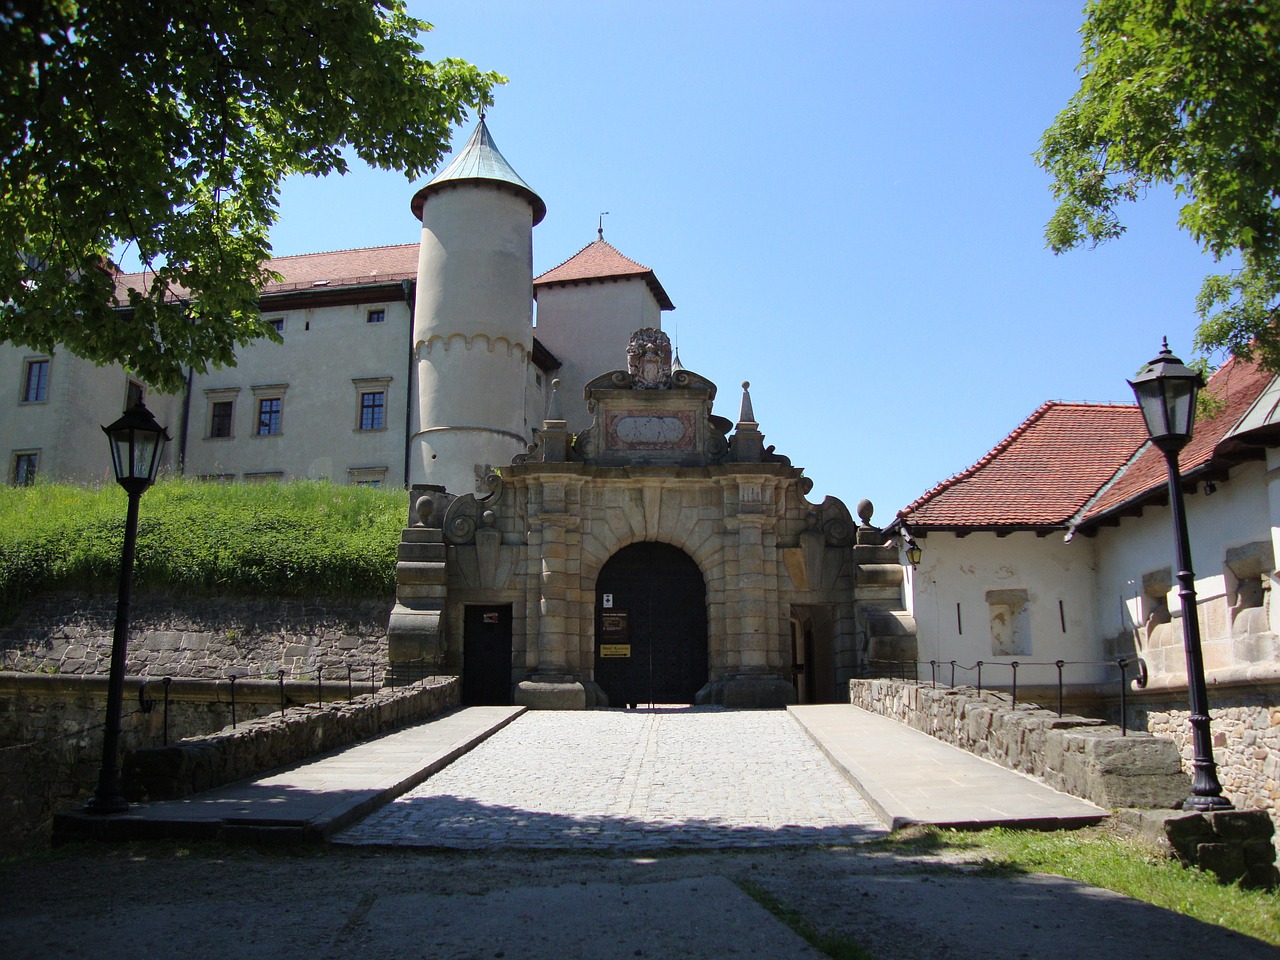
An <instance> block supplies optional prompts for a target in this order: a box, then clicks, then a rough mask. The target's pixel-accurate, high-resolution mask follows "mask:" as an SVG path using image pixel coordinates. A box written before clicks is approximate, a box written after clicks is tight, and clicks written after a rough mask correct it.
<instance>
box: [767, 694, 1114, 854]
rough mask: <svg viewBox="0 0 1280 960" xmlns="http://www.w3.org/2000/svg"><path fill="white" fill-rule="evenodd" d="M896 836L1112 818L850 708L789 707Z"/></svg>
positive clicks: (1055, 825)
mask: <svg viewBox="0 0 1280 960" xmlns="http://www.w3.org/2000/svg"><path fill="white" fill-rule="evenodd" d="M787 709H788V711H789V712H790V714H791V716H793V717H794V718H795V719H796V721H797V722H799V724H800V726H801V727H803V728H804V730H805V732H806V733H808V734H809V736H810V737H811V738H812V739H813V741H814V743H816V744H817V745H818V747H819V749H821V750H822V752H823V753H825V754H826V755H827V757H828V759H830V760H831V762H832V763H833V764H834V765H835V767H836V769H837V770H839V771H840V772H841V773H842V774H843V775H844V776H845V778H846V779H848V781H849V782H850V783H852V784H853V786H854V787H855V788H857V790H858V792H859V793H860V794H862V797H863V799H865V800H866V801H867V803H868V804H869V805H870V806H871V808H872V809H873V810H875V811H876V812H877V813H878V814H879V815H880V818H881V819H882V820H883V821H884V822H885V824H886V825H887V826H889V827H890V828H891V829H894V830H896V829H898V828H899V827H902V826H906V825H907V824H912V823H922V824H934V825H936V826H942V827H963V828H973V829H976V828H981V827H995V826H1009V827H1025V828H1035V829H1056V828H1065V827H1078V826H1085V825H1087V824H1091V823H1098V822H1099V821H1101V820H1103V819H1104V818H1106V817H1107V816H1109V814H1108V812H1107V811H1106V810H1104V809H1103V808H1101V807H1099V806H1096V805H1094V804H1092V803H1090V802H1088V801H1087V800H1081V799H1080V798H1078V797H1073V796H1071V795H1069V794H1066V793H1062V792H1060V791H1058V790H1054V789H1053V788H1052V787H1050V786H1048V785H1046V784H1044V783H1041V782H1040V781H1039V780H1035V779H1033V778H1031V777H1028V776H1025V775H1024V774H1021V773H1018V772H1016V771H1014V770H1009V769H1007V768H1006V767H1002V766H1000V765H999V764H996V763H993V762H992V761H990V760H984V759H983V758H982V757H977V756H974V755H973V754H971V753H968V752H967V751H964V750H961V749H959V748H958V747H953V746H951V745H950V744H947V743H943V742H942V741H941V740H937V739H935V738H933V737H931V736H929V735H928V734H927V733H922V732H921V731H919V730H915V729H913V728H911V727H908V726H907V725H906V724H903V723H899V722H898V721H896V720H890V719H889V718H887V717H881V716H878V715H876V714H874V713H869V712H868V711H866V710H863V709H861V708H860V707H855V706H853V705H852V704H843V703H833V704H812V705H804V706H797V707H788V708H787Z"/></svg>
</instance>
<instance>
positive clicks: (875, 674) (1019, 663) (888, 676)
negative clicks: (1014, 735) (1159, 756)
mask: <svg viewBox="0 0 1280 960" xmlns="http://www.w3.org/2000/svg"><path fill="white" fill-rule="evenodd" d="M1134 665H1137V668H1138V670H1137V674H1136V676H1135V679H1136V680H1137V683H1138V686H1139V687H1145V686H1146V685H1147V665H1146V663H1145V661H1143V659H1142V658H1141V657H1139V656H1135V655H1130V656H1126V657H1114V658H1112V659H1110V660H1008V661H1006V660H992V661H988V660H978V661H976V662H974V663H972V664H970V665H968V666H966V665H964V664H962V663H960V662H959V661H957V660H877V659H871V660H866V661H863V665H862V669H860V670H858V671H857V673H856V674H855V676H856V677H857V678H858V679H861V680H870V679H885V680H906V681H914V682H916V683H923V682H925V681H924V680H923V679H922V673H923V668H924V667H925V666H928V668H929V685H930V687H933V688H936V687H937V686H938V671H939V669H941V670H943V671H944V672H945V671H946V670H947V668H948V667H949V668H950V674H949V682H948V683H947V684H946V685H947V686H948V687H949V688H952V687H955V686H956V670H957V669H959V670H962V671H965V672H966V673H968V672H971V671H972V672H974V673H975V679H976V683H974V684H973V686H975V687H976V688H977V691H978V693H979V694H981V693H982V668H983V667H986V668H988V670H991V669H992V668H997V669H998V668H1007V669H1008V670H1009V671H1010V685H1009V695H1010V700H1011V701H1012V707H1013V708H1014V709H1015V710H1016V709H1017V707H1018V668H1019V667H1054V668H1055V669H1056V670H1057V687H1058V716H1059V717H1061V716H1062V701H1063V688H1064V686H1065V683H1064V680H1063V671H1064V670H1065V668H1066V667H1098V666H1103V667H1109V668H1115V669H1116V670H1118V671H1119V674H1120V675H1119V689H1120V734H1121V736H1128V733H1129V727H1128V713H1129V711H1128V694H1129V668H1130V667H1132V666H1134ZM877 666H878V667H879V669H878V670H877V669H876V668H877ZM987 676H988V679H990V676H991V674H990V673H988V675H987ZM965 686H969V684H965ZM988 689H992V688H991V687H988Z"/></svg>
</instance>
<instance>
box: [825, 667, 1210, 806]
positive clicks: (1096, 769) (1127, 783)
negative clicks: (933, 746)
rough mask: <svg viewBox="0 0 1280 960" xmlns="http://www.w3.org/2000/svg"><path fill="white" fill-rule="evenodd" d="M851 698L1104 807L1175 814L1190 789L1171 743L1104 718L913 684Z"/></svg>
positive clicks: (862, 689) (871, 688)
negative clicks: (1158, 809) (1164, 810)
mask: <svg viewBox="0 0 1280 960" xmlns="http://www.w3.org/2000/svg"><path fill="white" fill-rule="evenodd" d="M849 698H850V700H851V701H852V703H853V704H854V705H855V706H858V707H862V708H863V709H864V710H869V711H870V712H872V713H877V714H880V715H881V716H886V717H890V718H892V719H894V720H898V721H900V722H902V723H905V724H907V725H908V726H911V727H914V728H915V729H917V730H921V731H923V732H925V733H927V734H929V735H930V736H933V737H936V738H938V739H939V740H942V741H944V742H946V743H950V744H953V745H954V746H957V747H960V748H962V749H964V750H967V751H969V752H970V753H973V754H976V755H977V756H980V757H986V758H987V759H989V760H992V761H994V762H996V763H998V764H1000V765H1001V766H1004V767H1008V768H1010V769H1012V770H1018V771H1020V772H1022V773H1027V774H1030V775H1032V776H1034V777H1038V778H1039V779H1041V780H1043V781H1044V782H1045V783H1047V784H1049V785H1050V786H1051V787H1054V788H1055V789H1058V790H1062V791H1063V792H1065V793H1070V794H1072V795H1074V796H1077V797H1083V798H1084V799H1086V800H1090V801H1092V802H1093V803H1096V804H1098V805H1099V806H1101V807H1106V808H1116V807H1163V808H1171V807H1173V806H1174V805H1175V804H1177V803H1178V802H1180V801H1181V800H1183V799H1185V797H1186V795H1187V793H1188V792H1189V790H1190V783H1189V782H1188V780H1187V778H1186V777H1185V776H1183V774H1182V771H1181V768H1180V765H1179V762H1178V756H1177V751H1176V750H1175V749H1174V747H1173V744H1172V743H1171V742H1170V741H1168V740H1164V739H1160V738H1158V737H1154V736H1152V735H1150V734H1141V733H1139V734H1135V733H1130V734H1129V735H1128V736H1121V734H1120V729H1119V728H1118V727H1113V726H1110V725H1108V724H1106V723H1104V722H1103V721H1101V720H1092V719H1088V718H1086V717H1074V716H1070V715H1066V716H1062V717H1059V716H1058V715H1057V713H1056V712H1054V711H1052V710H1044V709H1041V708H1040V707H1038V706H1036V705H1035V704H1029V703H1019V704H1018V706H1017V707H1016V708H1014V707H1013V706H1012V705H1011V702H1010V699H1009V697H1007V696H1005V695H1003V694H998V693H993V692H990V691H987V692H984V693H978V692H977V690H975V689H974V688H973V687H937V688H934V687H931V686H930V685H929V684H928V683H917V682H913V681H900V680H853V681H851V682H850V684H849Z"/></svg>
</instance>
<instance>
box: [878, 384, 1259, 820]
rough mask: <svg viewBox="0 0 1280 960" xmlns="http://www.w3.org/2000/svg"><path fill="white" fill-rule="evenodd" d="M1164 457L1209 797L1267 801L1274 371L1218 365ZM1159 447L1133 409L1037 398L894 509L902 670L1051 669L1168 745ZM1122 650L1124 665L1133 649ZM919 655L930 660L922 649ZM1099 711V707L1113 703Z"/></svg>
mask: <svg viewBox="0 0 1280 960" xmlns="http://www.w3.org/2000/svg"><path fill="white" fill-rule="evenodd" d="M1207 391H1208V393H1210V394H1211V395H1213V396H1215V397H1216V398H1217V399H1218V400H1219V401H1220V402H1221V408H1220V409H1219V410H1218V412H1217V413H1216V414H1215V415H1213V416H1210V417H1203V416H1202V417H1201V418H1200V419H1199V420H1198V422H1197V423H1196V425H1195V432H1194V436H1193V438H1192V440H1191V442H1190V443H1189V444H1188V445H1187V447H1186V448H1185V449H1184V450H1183V451H1182V453H1181V455H1180V467H1181V470H1182V475H1183V480H1184V493H1185V502H1186V511H1187V518H1188V524H1189V529H1190V540H1191V554H1192V566H1193V567H1194V570H1195V573H1196V580H1195V586H1196V600H1197V610H1196V611H1195V615H1196V616H1198V618H1199V623H1200V632H1201V636H1202V649H1203V652H1204V666H1205V674H1206V679H1207V682H1208V687H1209V693H1210V698H1209V699H1210V706H1211V709H1212V713H1213V725H1214V726H1213V732H1214V738H1215V748H1216V752H1217V753H1218V754H1219V756H1218V760H1219V763H1220V765H1221V766H1222V771H1221V772H1222V779H1223V786H1224V788H1225V789H1226V791H1227V794H1228V795H1229V796H1231V797H1232V799H1233V800H1235V801H1237V803H1240V804H1243V805H1245V806H1261V807H1262V808H1264V809H1269V810H1272V811H1273V812H1274V811H1275V810H1276V809H1277V804H1278V801H1280V709H1276V705H1277V704H1280V610H1277V608H1276V605H1275V604H1274V603H1273V601H1272V591H1273V587H1274V585H1275V583H1276V581H1277V577H1280V573H1278V572H1277V570H1276V562H1275V557H1276V555H1277V549H1278V547H1280V544H1277V537H1280V413H1278V411H1280V381H1277V379H1276V378H1274V377H1272V376H1271V375H1270V374H1268V373H1266V372H1264V371H1262V370H1261V369H1259V368H1258V367H1257V366H1255V365H1253V364H1250V363H1243V362H1240V361H1236V360H1231V361H1229V362H1228V363H1226V364H1225V365H1224V366H1223V367H1222V368H1221V369H1220V370H1218V372H1217V373H1216V374H1215V375H1214V376H1213V378H1212V379H1211V380H1210V381H1209V384H1208V387H1207ZM1168 501H1169V497H1168V473H1167V469H1166V465H1165V460H1164V457H1163V455H1162V454H1161V453H1160V452H1159V451H1158V450H1157V449H1155V448H1154V447H1153V446H1152V445H1151V444H1150V443H1149V442H1148V441H1147V433H1146V429H1145V427H1144V426H1143V423H1142V418H1141V415H1140V414H1139V413H1138V410H1137V408H1136V406H1125V405H1090V404H1068V403H1046V404H1045V405H1043V406H1042V407H1040V408H1039V409H1038V410H1036V411H1035V412H1034V413H1033V414H1032V415H1031V416H1030V417H1029V418H1028V419H1027V420H1026V421H1025V422H1024V423H1023V424H1022V425H1020V426H1019V427H1018V428H1017V429H1016V430H1014V431H1013V432H1012V433H1011V434H1009V436H1008V437H1006V438H1005V439H1004V440H1003V441H1001V442H1000V443H999V444H998V445H997V446H996V447H995V448H994V449H993V450H991V452H990V453H988V454H987V455H986V456H984V457H983V458H982V459H981V460H979V461H978V462H977V463H976V464H975V465H974V466H972V467H970V468H969V469H968V470H965V471H963V472H962V473H959V474H957V475H956V476H954V477H952V478H950V479H949V480H946V481H945V482H943V483H941V484H939V485H938V486H936V487H935V488H933V489H932V490H930V491H928V492H927V493H925V494H924V495H923V496H921V497H920V498H919V499H918V500H916V501H915V502H914V503H912V504H911V505H910V506H908V507H907V508H906V509H905V510H902V511H901V512H900V513H899V519H898V521H897V524H896V526H897V527H898V528H899V529H900V530H904V531H905V532H907V533H909V534H910V535H911V536H913V537H914V538H915V539H916V540H917V541H918V542H919V543H920V545H921V547H922V555H921V561H920V564H919V566H918V568H916V569H914V570H913V569H911V568H910V566H909V565H908V569H907V577H908V583H909V587H908V590H907V594H908V602H909V605H910V607H911V613H912V615H913V616H914V620H915V624H916V631H917V636H916V643H917V647H916V652H915V657H914V658H913V659H915V660H917V662H918V669H919V671H920V675H921V676H922V677H923V678H924V679H926V680H928V679H930V678H931V677H933V676H936V677H937V679H938V681H939V682H941V683H950V682H951V675H952V661H955V662H956V673H955V680H956V682H957V683H967V684H973V683H975V682H976V680H977V670H978V664H979V662H981V670H982V684H983V686H984V687H1000V688H1004V689H1008V688H1009V687H1010V686H1011V683H1012V680H1013V672H1014V667H1013V664H1014V663H1015V662H1016V663H1017V665H1018V666H1017V681H1018V683H1019V684H1020V685H1022V686H1023V689H1024V690H1025V689H1026V687H1027V686H1036V687H1039V688H1040V689H1041V692H1043V691H1044V690H1045V688H1048V689H1050V690H1051V689H1052V688H1053V687H1054V686H1056V684H1057V677H1058V668H1057V665H1056V663H1057V661H1059V660H1063V661H1066V664H1065V665H1064V667H1063V673H1064V681H1065V683H1066V685H1067V687H1068V695H1070V692H1071V688H1072V687H1074V688H1076V692H1077V695H1082V696H1084V697H1086V698H1088V699H1092V701H1093V703H1094V705H1095V708H1096V707H1097V705H1098V704H1100V703H1101V704H1102V705H1104V707H1106V708H1108V709H1109V710H1110V712H1112V713H1113V714H1115V713H1116V711H1117V710H1118V704H1117V703H1116V702H1115V701H1116V700H1118V694H1119V679H1120V673H1119V670H1118V667H1117V666H1116V660H1117V659H1118V658H1125V659H1127V660H1128V661H1129V664H1128V665H1127V670H1128V676H1129V677H1130V678H1133V677H1134V676H1135V675H1136V674H1138V673H1139V670H1142V671H1143V672H1145V675H1146V682H1145V686H1143V685H1140V684H1138V683H1135V684H1134V685H1133V686H1132V687H1131V689H1130V690H1129V691H1127V692H1128V693H1129V709H1130V720H1131V722H1133V723H1135V724H1136V725H1138V726H1140V727H1141V726H1146V727H1148V728H1149V729H1151V730H1152V731H1153V732H1161V733H1166V734H1168V735H1169V736H1172V737H1174V738H1175V739H1178V740H1180V741H1181V742H1182V745H1183V748H1184V753H1185V754H1186V756H1187V757H1189V756H1190V745H1189V744H1188V743H1186V736H1185V735H1186V724H1185V716H1186V709H1187V707H1186V704H1187V697H1186V688H1187V681H1186V662H1185V656H1184V648H1183V633H1182V621H1181V618H1182V617H1183V616H1184V615H1186V613H1187V612H1186V611H1183V610H1182V609H1181V608H1180V603H1179V596H1178V593H1177V591H1176V581H1175V579H1174V574H1175V571H1174V569H1173V565H1174V541H1173V526H1172V518H1171V515H1170V510H1169V505H1168ZM1139 660H1140V661H1141V662H1140V663H1139ZM931 661H932V662H931ZM1116 715H1117V716H1118V714H1116Z"/></svg>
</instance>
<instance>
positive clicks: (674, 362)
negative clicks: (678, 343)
mask: <svg viewBox="0 0 1280 960" xmlns="http://www.w3.org/2000/svg"><path fill="white" fill-rule="evenodd" d="M683 369H684V364H683V363H681V362H680V348H679V347H673V348H672V353H671V372H672V373H675V372H676V371H677V370H683Z"/></svg>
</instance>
